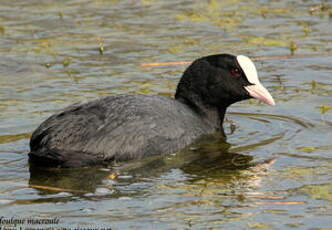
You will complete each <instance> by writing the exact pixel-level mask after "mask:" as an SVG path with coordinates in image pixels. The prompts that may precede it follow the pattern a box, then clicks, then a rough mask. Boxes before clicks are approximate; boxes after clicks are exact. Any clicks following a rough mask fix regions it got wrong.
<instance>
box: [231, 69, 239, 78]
mask: <svg viewBox="0 0 332 230" xmlns="http://www.w3.org/2000/svg"><path fill="white" fill-rule="evenodd" d="M230 72H231V75H232V76H234V77H240V76H241V71H240V69H239V68H233V69H231V70H230Z"/></svg>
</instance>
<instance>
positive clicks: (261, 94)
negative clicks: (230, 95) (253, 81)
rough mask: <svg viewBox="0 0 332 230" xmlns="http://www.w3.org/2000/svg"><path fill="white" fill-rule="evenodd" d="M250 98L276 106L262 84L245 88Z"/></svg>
mask: <svg viewBox="0 0 332 230" xmlns="http://www.w3.org/2000/svg"><path fill="white" fill-rule="evenodd" d="M244 88H245V89H246V90H247V91H248V93H249V95H250V96H252V97H253V98H256V99H258V100H260V101H262V102H264V103H266V104H268V105H275V102H274V100H273V97H272V96H271V94H270V93H269V91H267V89H266V88H265V87H264V86H263V85H262V84H257V85H249V86H245V87H244Z"/></svg>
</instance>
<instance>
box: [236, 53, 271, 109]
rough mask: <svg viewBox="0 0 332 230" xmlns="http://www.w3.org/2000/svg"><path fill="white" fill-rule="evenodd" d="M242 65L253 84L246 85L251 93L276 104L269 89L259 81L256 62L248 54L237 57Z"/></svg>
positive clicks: (254, 96)
mask: <svg viewBox="0 0 332 230" xmlns="http://www.w3.org/2000/svg"><path fill="white" fill-rule="evenodd" d="M236 59H237V61H238V63H239V65H240V67H241V68H242V70H243V72H244V73H245V75H246V77H247V79H248V81H249V82H250V83H251V84H253V85H249V86H245V87H244V88H245V89H246V90H247V92H248V93H249V95H250V96H251V97H253V98H256V99H258V100H260V101H262V102H264V103H266V104H268V105H275V102H274V100H273V98H272V96H271V94H270V93H269V91H267V89H266V88H265V87H264V86H263V85H262V84H261V83H260V82H259V79H258V75H257V70H256V67H255V65H254V63H253V62H252V61H251V60H250V59H249V58H248V57H246V56H243V55H239V56H237V57H236Z"/></svg>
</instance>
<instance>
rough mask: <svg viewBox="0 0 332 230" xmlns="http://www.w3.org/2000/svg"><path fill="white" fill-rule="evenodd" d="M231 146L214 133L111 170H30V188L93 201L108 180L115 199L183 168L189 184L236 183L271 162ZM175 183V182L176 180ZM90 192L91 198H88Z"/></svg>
mask: <svg viewBox="0 0 332 230" xmlns="http://www.w3.org/2000/svg"><path fill="white" fill-rule="evenodd" d="M230 147H231V145H230V144H228V143H227V142H225V140H224V139H223V138H222V136H221V135H219V134H213V135H209V136H205V137H203V138H201V139H200V140H198V141H197V142H195V143H194V144H192V145H190V146H189V147H187V148H186V149H184V150H183V151H181V152H179V153H177V154H168V155H163V156H154V157H149V158H145V159H142V160H136V161H131V162H126V163H120V164H118V165H116V166H113V167H112V168H110V169H105V168H82V169H40V168H33V167H30V179H29V185H30V187H32V188H35V189H37V190H38V193H39V195H42V196H43V195H49V194H56V193H59V192H60V191H65V192H66V191H67V192H70V193H72V194H75V195H76V196H81V197H85V198H86V199H91V198H92V197H94V194H95V193H96V191H97V189H98V187H100V186H103V185H104V184H105V181H112V182H113V183H112V185H111V188H112V189H113V190H114V192H113V193H112V194H107V197H114V198H115V197H119V196H121V195H123V194H126V192H127V190H126V189H125V191H124V190H123V189H122V188H123V187H126V186H130V184H134V183H135V184H140V183H142V184H144V185H143V186H141V187H140V186H138V187H137V190H136V191H133V190H132V189H131V191H130V196H137V195H142V194H143V193H145V192H147V191H148V190H149V189H146V183H152V184H153V181H154V180H155V179H156V180H158V179H159V180H160V177H161V176H162V175H163V174H164V173H166V172H168V171H169V170H171V169H180V170H181V171H182V172H183V173H184V174H185V175H186V176H187V178H188V179H187V180H188V181H194V180H198V179H202V178H213V177H220V176H222V175H223V174H227V175H228V176H229V175H231V176H232V178H234V179H233V180H237V175H240V174H241V171H242V170H245V169H249V168H251V167H257V166H259V165H260V164H262V165H264V164H267V163H270V161H269V160H267V161H264V162H254V161H253V160H254V157H253V156H250V155H244V154H240V153H234V152H229V149H230ZM115 174H116V175H118V177H117V178H116V179H115V178H112V177H113V176H114V175H115ZM174 180H175V181H176V180H177V178H174ZM227 183H232V182H231V181H228V182H227ZM142 188H143V189H142ZM87 193H91V194H92V195H90V196H88V197H87V196H86V194H87ZM126 196H128V194H126Z"/></svg>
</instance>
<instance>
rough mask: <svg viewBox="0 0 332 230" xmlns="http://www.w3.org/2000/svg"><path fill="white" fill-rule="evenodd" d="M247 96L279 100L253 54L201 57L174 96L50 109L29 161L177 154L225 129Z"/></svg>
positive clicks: (80, 163)
mask: <svg viewBox="0 0 332 230" xmlns="http://www.w3.org/2000/svg"><path fill="white" fill-rule="evenodd" d="M249 98H257V99H259V100H261V101H263V102H265V103H267V104H270V105H274V100H273V98H272V96H271V95H270V93H269V92H268V91H267V90H266V89H265V88H264V87H263V86H262V85H261V83H260V82H259V79H258V76H257V72H256V68H255V66H254V64H253V62H252V61H251V60H250V59H249V58H248V57H246V56H242V55H239V56H234V55H230V54H218V55H211V56H206V57H202V58H199V59H197V60H195V61H194V62H193V63H192V64H191V65H190V66H189V67H188V68H187V69H186V70H185V72H184V73H183V75H182V78H181V80H180V82H179V84H178V86H177V90H176V93H175V99H172V98H168V97H162V96H150V95H117V96H108V97H104V98H100V99H97V100H93V101H90V102H87V103H76V104H73V105H71V106H69V107H67V108H65V109H64V110H62V111H61V112H59V113H56V114H54V115H52V116H51V117H49V118H48V119H47V120H46V121H44V122H43V123H42V124H41V125H40V126H39V127H38V128H37V129H36V130H35V131H34V132H33V134H32V137H31V140H30V149H31V151H30V153H29V161H30V163H31V164H32V165H35V166H39V167H84V166H92V165H101V164H107V165H109V164H111V163H112V162H114V161H127V160H133V159H139V158H142V157H147V156H151V155H156V154H167V153H175V152H177V151H179V150H181V149H182V148H184V147H185V146H186V145H188V144H190V143H192V142H193V141H194V140H195V139H197V138H198V137H200V136H202V135H206V134H210V133H214V132H221V133H223V127H222V123H223V120H224V116H225V112H226V108H227V107H228V106H229V105H231V104H233V103H235V102H238V101H241V100H245V99H249Z"/></svg>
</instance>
